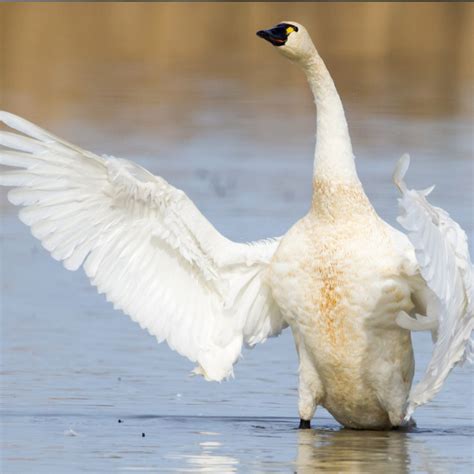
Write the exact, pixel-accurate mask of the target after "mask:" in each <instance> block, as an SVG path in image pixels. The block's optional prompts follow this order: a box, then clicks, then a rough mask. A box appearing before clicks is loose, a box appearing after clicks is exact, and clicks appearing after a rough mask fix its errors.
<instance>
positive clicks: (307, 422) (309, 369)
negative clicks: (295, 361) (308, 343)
mask: <svg viewBox="0 0 474 474" xmlns="http://www.w3.org/2000/svg"><path fill="white" fill-rule="evenodd" d="M293 335H294V338H295V342H296V350H297V352H298V357H299V362H300V363H299V388H298V397H299V399H298V411H299V415H300V425H299V428H300V429H309V428H311V419H312V418H313V416H314V412H315V411H316V407H317V406H318V405H319V403H320V401H321V399H322V396H323V389H322V384H321V381H320V379H319V375H318V373H317V371H316V369H315V367H314V364H313V361H312V359H311V357H310V356H309V354H308V352H307V350H306V348H305V344H304V341H303V338H302V337H301V336H300V335H299V334H298V333H297V331H293Z"/></svg>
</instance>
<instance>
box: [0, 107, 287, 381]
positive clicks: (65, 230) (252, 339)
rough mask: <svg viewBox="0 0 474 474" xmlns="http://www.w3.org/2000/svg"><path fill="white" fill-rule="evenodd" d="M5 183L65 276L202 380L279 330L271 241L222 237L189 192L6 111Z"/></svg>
mask: <svg viewBox="0 0 474 474" xmlns="http://www.w3.org/2000/svg"><path fill="white" fill-rule="evenodd" d="M0 121H2V122H4V123H5V124H6V125H8V126H9V127H10V128H12V129H14V130H16V131H18V132H21V133H22V134H24V135H19V134H16V133H9V132H4V131H3V132H0V144H1V145H3V147H6V148H8V149H10V150H7V149H2V150H1V152H0V164H3V165H6V166H13V167H15V168H20V169H16V170H14V171H4V172H3V173H2V176H1V181H0V184H2V185H5V186H14V189H12V190H11V191H10V192H9V195H8V197H9V200H10V201H11V202H12V203H13V204H15V205H20V206H23V209H22V210H21V211H20V219H21V220H22V221H23V222H24V223H25V224H26V225H28V226H30V228H31V232H32V234H33V235H34V236H35V237H37V238H38V239H39V240H40V241H41V243H42V245H43V247H44V248H45V249H47V250H48V251H49V252H50V253H51V255H52V256H53V258H55V259H56V260H60V261H62V263H63V265H64V267H65V268H67V269H68V270H77V269H78V268H79V267H81V266H83V267H84V270H85V272H86V274H87V276H88V277H89V279H90V281H91V283H92V284H93V285H94V286H96V287H97V289H98V291H99V292H100V293H104V294H105V296H106V298H107V299H108V300H109V301H110V302H111V303H113V305H114V307H115V308H119V309H121V310H123V311H124V312H125V313H126V314H128V315H130V317H131V318H132V319H133V320H134V321H136V322H137V323H138V324H140V326H141V327H142V328H144V329H147V330H148V331H149V332H150V333H151V334H153V335H154V336H156V338H157V339H158V341H163V340H166V341H167V342H168V344H169V346H170V347H171V348H172V349H174V350H176V351H177V352H179V353H180V354H182V355H184V356H186V357H188V358H189V359H190V360H191V361H194V362H197V363H198V367H197V368H196V372H197V373H200V374H202V375H204V376H205V377H206V378H207V379H209V380H222V379H223V378H226V377H229V376H230V375H232V373H233V368H232V367H233V364H234V363H235V362H236V361H237V359H238V358H239V355H240V353H241V350H242V346H243V345H244V344H246V345H249V346H253V345H254V344H256V343H258V342H263V341H264V340H265V339H266V338H267V337H269V336H274V335H277V334H279V333H280V332H281V330H282V329H283V328H284V327H285V323H284V322H283V320H282V318H281V315H280V312H279V310H278V308H277V307H276V305H275V303H274V301H273V299H272V295H271V291H270V288H269V287H268V284H267V282H266V279H265V278H266V271H267V268H268V265H269V262H270V260H271V258H272V255H273V253H274V252H275V249H276V247H277V246H278V239H274V240H263V241H259V242H253V243H251V244H238V243H234V242H231V241H230V240H228V239H226V238H225V237H223V236H222V235H221V234H219V232H218V231H217V230H216V229H215V228H214V227H213V226H212V225H211V224H210V223H209V222H208V221H207V220H206V218H205V217H204V216H203V215H202V214H201V213H200V212H199V211H198V209H197V208H196V207H195V206H194V204H193V203H192V202H191V200H190V199H189V198H188V197H187V196H186V194H185V193H184V192H183V191H181V190H179V189H176V188H174V187H173V186H171V185H170V184H168V183H167V182H166V181H165V180H164V179H163V178H161V177H159V176H154V175H153V174H151V173H149V172H148V171H147V170H145V169H144V168H142V167H140V166H138V165H136V164H134V163H132V162H130V161H127V160H123V159H117V158H113V157H107V158H106V157H100V156H97V155H95V154H93V153H90V152H87V151H85V150H82V149H80V148H78V147H75V146H74V145H71V144H69V143H67V142H65V141H63V140H61V139H59V138H57V137H55V136H54V135H52V134H50V133H49V132H46V131H45V130H42V129H41V128H39V127H37V126H35V125H33V124H31V123H30V122H28V121H26V120H24V119H21V118H20V117H17V116H15V115H13V114H10V113H7V112H0Z"/></svg>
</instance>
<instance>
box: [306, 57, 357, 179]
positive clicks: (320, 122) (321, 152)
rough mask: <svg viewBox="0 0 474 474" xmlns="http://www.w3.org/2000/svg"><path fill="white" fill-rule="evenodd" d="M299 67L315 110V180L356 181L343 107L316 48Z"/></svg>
mask: <svg viewBox="0 0 474 474" xmlns="http://www.w3.org/2000/svg"><path fill="white" fill-rule="evenodd" d="M302 66H303V69H304V71H305V73H306V77H307V79H308V82H309V85H310V87H311V90H312V92H313V95H314V101H315V104H316V109H317V121H316V126H317V128H316V149H315V152H314V179H321V180H329V181H337V182H341V183H347V184H350V183H355V182H357V183H359V178H358V177H357V171H356V168H355V163H354V155H353V154H352V144H351V138H350V136H349V130H348V127H347V121H346V117H345V115H344V108H343V107H342V103H341V99H340V98H339V95H338V93H337V90H336V86H335V85H334V82H333V80H332V78H331V75H330V74H329V71H328V70H327V68H326V65H325V64H324V62H323V60H322V59H321V57H320V56H319V54H318V53H317V52H316V50H315V49H314V51H313V52H312V54H311V55H310V56H309V57H308V58H307V59H306V60H305V61H304V63H303V64H302Z"/></svg>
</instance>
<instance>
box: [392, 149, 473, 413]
mask: <svg viewBox="0 0 474 474" xmlns="http://www.w3.org/2000/svg"><path fill="white" fill-rule="evenodd" d="M409 163H410V158H409V156H408V155H404V156H402V158H401V159H400V161H399V163H398V165H397V169H396V170H395V174H394V182H395V184H396V185H397V186H398V188H399V189H400V191H401V194H402V196H401V198H400V199H399V206H400V216H399V218H398V222H399V223H400V224H401V225H402V226H403V227H404V228H405V229H406V230H407V232H408V238H409V239H410V241H411V243H412V244H413V246H414V248H415V254H416V258H417V261H418V265H419V271H420V274H421V276H422V277H423V279H424V281H425V282H426V288H424V289H422V290H423V292H424V293H425V296H426V298H425V300H426V303H427V304H426V308H425V310H426V311H425V312H426V316H427V317H424V316H417V320H418V321H416V320H413V323H412V324H413V329H421V330H423V329H430V330H433V329H434V332H435V338H434V339H435V341H436V342H435V344H434V348H433V354H432V357H431V360H430V362H429V364H428V368H427V370H426V373H425V374H424V376H423V378H422V380H421V381H420V382H419V383H418V384H417V385H416V386H415V387H414V388H412V390H411V392H410V396H409V400H408V410H407V416H410V415H411V413H412V412H413V410H414V409H415V408H416V407H417V406H419V405H422V404H424V403H426V402H428V401H430V400H431V399H432V398H433V397H434V396H435V395H436V394H437V393H438V391H439V390H440V388H441V386H442V384H443V382H444V380H445V379H446V377H447V376H448V374H449V372H450V371H451V369H452V368H453V367H455V366H456V365H458V364H459V363H462V362H463V361H465V360H468V361H470V362H473V355H474V342H473V339H472V335H471V333H472V331H473V329H474V294H473V288H474V287H473V281H474V270H473V265H472V263H471V259H470V256H469V249H468V245H467V236H466V233H465V232H464V231H463V230H462V229H461V227H460V226H459V225H458V224H457V223H456V222H455V221H453V220H452V219H451V218H450V217H449V215H448V213H447V212H446V211H444V210H443V209H440V208H438V207H434V206H432V205H431V204H430V203H429V202H428V201H427V200H426V196H427V195H428V194H429V193H430V192H431V191H432V189H433V188H430V189H428V190H425V191H415V190H409V189H407V187H406V185H405V183H404V182H403V178H404V175H405V173H406V171H407V169H408V166H409ZM435 318H436V319H437V321H436V320H435ZM433 320H434V321H435V322H437V324H433ZM418 324H419V326H418Z"/></svg>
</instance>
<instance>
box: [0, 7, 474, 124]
mask: <svg viewBox="0 0 474 474" xmlns="http://www.w3.org/2000/svg"><path fill="white" fill-rule="evenodd" d="M282 19H290V20H295V21H299V22H301V23H303V24H305V25H306V26H307V28H308V30H309V31H310V33H311V34H312V36H313V39H314V41H315V43H316V45H317V47H318V49H319V51H320V53H321V54H322V55H323V57H324V58H325V59H326V61H327V62H328V65H329V66H330V69H331V70H332V71H334V73H335V74H336V78H337V81H336V82H337V83H338V86H339V87H340V88H341V89H342V92H344V91H345V90H346V89H347V90H348V92H347V93H348V94H349V95H350V93H351V92H350V91H351V90H352V89H353V86H352V87H351V85H350V84H351V83H353V81H354V79H352V78H351V75H352V72H357V71H360V73H358V74H357V76H358V79H357V80H359V81H361V78H360V74H363V75H364V78H363V82H364V84H365V86H362V87H361V88H362V91H361V93H362V94H363V93H364V87H366V88H368V87H370V86H371V83H374V82H375V83H376V85H375V86H374V87H377V85H379V84H380V83H383V82H384V81H385V82H386V81H387V80H390V78H387V75H393V70H394V68H395V69H396V68H399V67H400V68H403V75H405V76H406V77H407V80H409V79H410V80H413V81H415V82H416V81H417V80H418V78H419V80H420V81H422V83H421V89H423V88H427V89H430V88H435V89H436V90H437V91H438V93H439V94H440V95H441V96H446V95H450V96H452V95H453V94H456V93H457V92H458V91H460V92H464V90H465V88H466V87H468V86H469V83H470V81H471V79H472V77H473V57H474V56H473V40H472V38H473V32H474V7H473V5H472V4H469V3H333V4H331V3H155V4H152V3H139V4H134V3H97V4H91V3H89V4H80V3H71V4H67V3H50V4H48V3H9V4H5V3H4V4H2V5H0V35H1V36H0V42H1V48H2V51H1V63H0V67H1V74H0V81H1V84H0V85H1V91H2V97H1V100H2V105H3V106H4V107H6V108H8V109H13V110H14V111H16V112H17V113H23V114H27V115H28V116H30V117H31V118H33V119H36V118H39V117H41V118H42V119H43V121H44V120H45V119H47V118H51V119H52V118H53V117H54V118H55V119H59V118H60V117H61V116H62V115H63V114H65V113H69V112H70V109H69V106H70V105H71V104H74V103H75V102H80V101H84V100H90V99H91V94H92V96H93V95H94V93H93V91H94V89H96V88H98V87H99V88H101V90H103V89H104V88H107V87H109V86H110V89H112V90H113V88H114V78H117V80H120V77H121V72H120V69H121V65H122V66H123V67H129V68H130V65H131V64H132V65H133V64H134V65H136V66H137V67H138V66H140V67H143V68H145V69H146V73H144V74H143V77H141V78H140V81H141V82H140V81H138V82H136V85H137V86H140V84H142V83H143V84H142V85H143V86H146V85H147V84H148V85H149V86H151V85H152V84H155V85H156V87H158V83H160V82H164V81H168V82H169V81H173V80H174V79H173V78H176V77H183V76H185V75H187V74H188V72H189V71H190V69H193V68H194V69H196V70H197V69H199V68H200V69H199V71H200V73H201V74H204V73H205V74H208V75H212V74H213V71H214V72H215V74H218V73H217V71H218V70H219V68H221V69H227V70H229V71H230V70H232V64H233V65H234V66H235V65H240V67H239V68H236V69H238V71H237V70H233V71H232V74H236V75H238V77H239V80H242V81H248V82H249V84H257V87H258V86H259V85H260V86H261V85H262V83H265V84H266V85H267V86H268V87H273V86H274V85H275V84H272V83H273V82H277V81H283V84H285V81H286V84H288V83H292V82H293V83H294V82H295V81H296V82H297V83H298V84H299V81H301V77H300V74H299V71H297V70H295V68H287V67H286V66H287V65H286V64H285V65H284V64H283V63H282V62H281V59H280V58H278V57H277V56H278V55H275V54H271V52H270V51H269V48H268V47H264V46H267V45H263V44H262V42H261V41H259V40H257V38H256V37H255V31H256V30H257V29H259V28H262V27H268V26H272V25H273V24H275V23H276V22H278V21H280V20H282ZM263 64H267V65H272V64H274V65H275V70H280V71H281V72H280V74H279V76H278V77H275V78H274V79H275V81H269V80H268V77H261V67H262V65H263ZM361 64H362V66H361ZM268 67H269V68H270V67H271V66H268ZM283 71H284V73H283ZM384 71H385V72H384ZM130 74H131V75H133V71H131V72H130ZM259 81H260V82H259ZM277 85H278V84H277ZM279 85H280V86H281V82H280V84H279ZM415 85H416V84H415ZM420 92H421V93H423V91H422V90H421V91H420ZM369 93H370V91H369ZM464 97H465V96H464ZM174 99H175V101H176V106H177V107H179V106H180V105H179V104H180V102H181V101H186V103H187V104H189V102H190V100H191V99H190V97H189V96H188V95H186V93H184V95H181V94H179V93H177V94H176V97H174ZM137 100H140V99H139V97H138V98H137ZM439 102H440V103H439V106H438V107H439V108H440V110H431V111H430V113H437V112H440V111H441V112H443V110H444V109H445V108H446V107H448V106H447V104H445V103H443V101H442V100H441V101H439ZM448 102H450V104H449V107H453V103H452V101H450V100H448ZM459 102H460V103H458V104H455V105H454V107H461V108H463V107H466V104H465V103H464V104H463V103H462V102H463V101H462V100H460V101H459Z"/></svg>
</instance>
